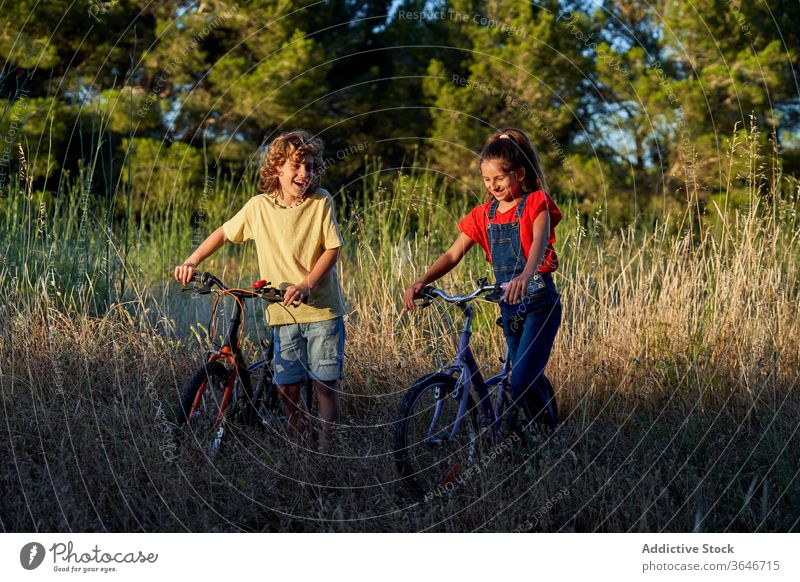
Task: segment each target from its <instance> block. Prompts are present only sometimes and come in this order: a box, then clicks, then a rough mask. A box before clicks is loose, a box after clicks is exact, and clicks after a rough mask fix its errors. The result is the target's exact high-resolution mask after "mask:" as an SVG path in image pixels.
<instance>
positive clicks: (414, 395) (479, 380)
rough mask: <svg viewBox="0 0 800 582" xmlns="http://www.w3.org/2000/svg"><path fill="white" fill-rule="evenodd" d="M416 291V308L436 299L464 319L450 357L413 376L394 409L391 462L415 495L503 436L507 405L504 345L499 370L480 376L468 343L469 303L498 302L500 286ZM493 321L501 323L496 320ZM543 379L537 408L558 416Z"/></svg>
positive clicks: (445, 480) (453, 474)
mask: <svg viewBox="0 0 800 582" xmlns="http://www.w3.org/2000/svg"><path fill="white" fill-rule="evenodd" d="M421 295H422V299H423V301H422V302H421V303H419V304H418V306H419V307H426V306H428V305H430V304H431V303H432V302H433V301H434V300H436V299H441V300H443V301H446V302H447V303H452V304H455V305H456V306H457V307H458V308H459V309H460V310H461V312H462V313H463V314H464V316H465V322H464V327H463V328H462V329H461V334H460V336H459V341H458V352H457V354H456V357H455V359H454V360H453V361H452V362H450V363H448V364H445V365H444V366H442V367H441V368H440V369H439V370H437V371H436V372H434V373H432V374H427V375H425V376H423V377H421V378H420V379H418V380H417V381H416V382H415V383H414V384H413V385H412V386H411V388H409V389H408V391H407V392H406V395H405V397H404V398H403V401H402V403H401V404H400V408H399V410H398V411H397V419H396V421H395V432H394V443H393V449H394V458H395V464H396V466H397V469H398V471H399V472H400V477H401V479H402V482H403V484H404V485H405V486H406V488H407V489H408V490H409V492H410V493H412V494H413V495H414V496H415V497H424V496H425V495H427V494H429V493H430V492H432V491H434V490H436V489H437V488H441V487H442V486H445V487H446V486H447V485H448V484H449V483H452V482H453V481H454V480H456V479H457V478H458V477H459V475H461V474H462V473H463V472H464V471H466V470H468V469H469V467H470V466H472V465H473V464H474V463H475V462H476V460H477V459H478V458H479V457H480V452H481V447H482V446H487V445H488V446H489V447H491V446H494V445H495V444H496V443H497V442H498V441H499V440H501V439H502V437H503V436H505V435H504V434H503V430H504V429H503V428H502V427H506V426H508V423H507V422H506V421H507V419H506V417H508V416H509V414H508V411H510V410H511V409H512V408H511V391H510V385H511V383H510V376H511V362H510V361H509V354H508V349H506V355H505V358H503V360H502V361H503V369H502V370H501V371H500V373H499V374H496V375H494V376H491V377H490V378H488V379H486V380H484V379H483V376H482V375H481V372H480V370H479V369H478V363H477V361H476V360H475V356H474V355H473V353H472V349H471V348H470V338H471V336H472V319H473V315H474V308H473V307H472V306H471V305H470V303H471V302H472V301H474V300H476V299H477V298H479V297H481V296H483V299H484V300H487V301H492V302H499V300H500V298H501V296H502V289H501V288H500V286H499V285H497V284H493V285H489V284H487V282H486V279H481V280H479V281H478V286H477V288H476V289H475V291H473V292H472V293H470V294H468V295H455V296H450V295H447V294H446V293H445V292H444V291H442V290H441V289H437V288H435V287H430V286H428V287H425V288H424V289H423V290H422V292H421ZM497 323H498V325H501V326H502V320H501V319H498V320H497ZM543 382H544V386H543V389H544V391H545V394H544V396H545V398H546V400H547V403H546V408H545V410H544V411H542V412H543V413H544V414H548V415H551V418H558V410H557V409H556V399H555V397H554V393H553V387H552V385H551V384H550V382H549V381H548V380H547V379H546V378H544V379H543ZM495 387H496V388H497V390H496V391H495V390H494V388H495ZM473 392H474V394H475V396H474V397H473ZM476 398H477V402H476Z"/></svg>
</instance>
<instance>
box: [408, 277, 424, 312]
mask: <svg viewBox="0 0 800 582" xmlns="http://www.w3.org/2000/svg"><path fill="white" fill-rule="evenodd" d="M424 288H425V283H422V282H420V281H414V282H413V283H411V286H410V287H409V288H408V289H406V292H405V294H404V295H403V306H404V307H405V308H406V311H411V310H412V309H414V308H415V307H416V305H415V304H414V299H419V297H420V293H421V292H422V290H423V289H424Z"/></svg>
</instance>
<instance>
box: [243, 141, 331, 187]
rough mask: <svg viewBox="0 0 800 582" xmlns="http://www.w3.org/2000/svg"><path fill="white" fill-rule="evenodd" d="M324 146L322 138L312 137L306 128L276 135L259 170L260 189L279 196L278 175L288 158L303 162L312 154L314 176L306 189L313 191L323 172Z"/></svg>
mask: <svg viewBox="0 0 800 582" xmlns="http://www.w3.org/2000/svg"><path fill="white" fill-rule="evenodd" d="M323 150H324V146H323V144H322V140H321V139H319V138H317V137H312V136H311V134H310V133H308V132H307V131H305V130H302V129H298V130H295V131H290V132H288V133H282V134H281V135H279V136H278V137H276V138H275V139H274V140H273V142H272V143H271V144H269V149H268V150H267V155H266V156H264V161H263V162H262V163H261V167H260V168H259V170H258V177H259V182H258V189H259V190H260V191H261V192H263V193H264V194H268V195H270V196H273V197H275V196H277V195H278V192H280V189H281V187H280V182H279V181H278V175H279V174H280V169H281V167H283V164H285V163H286V160H292V161H294V162H295V163H297V164H302V163H303V160H304V159H305V157H306V156H311V158H312V160H313V164H314V166H313V170H312V172H313V176H312V178H311V183H310V184H309V185H308V188H307V189H306V192H307V193H313V192H316V191H317V188H319V183H320V179H321V178H322V173H321V172H320V169H321V168H322V152H323Z"/></svg>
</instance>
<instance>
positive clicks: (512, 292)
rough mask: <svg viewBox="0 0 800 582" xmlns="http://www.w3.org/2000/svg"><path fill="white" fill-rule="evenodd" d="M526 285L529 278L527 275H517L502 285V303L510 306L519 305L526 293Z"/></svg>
mask: <svg viewBox="0 0 800 582" xmlns="http://www.w3.org/2000/svg"><path fill="white" fill-rule="evenodd" d="M528 283H530V277H528V276H527V275H519V276H517V277H514V278H513V279H511V280H510V281H509V282H508V283H506V284H505V285H503V287H504V288H505V293H504V294H503V299H502V300H503V301H505V302H506V303H509V304H511V305H515V304H517V303H519V301H520V299H522V298H523V297H524V296H525V295H526V294H527V292H528Z"/></svg>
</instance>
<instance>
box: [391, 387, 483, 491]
mask: <svg viewBox="0 0 800 582" xmlns="http://www.w3.org/2000/svg"><path fill="white" fill-rule="evenodd" d="M437 389H438V392H437ZM456 390H457V383H456V380H455V378H453V377H452V376H448V375H446V374H441V373H435V374H429V375H427V376H423V377H422V378H420V379H419V380H417V381H416V382H415V383H414V385H413V386H411V388H409V389H408V391H407V392H406V395H405V397H404V398H403V401H402V403H401V404H400V408H399V409H398V411H397V419H396V421H395V432H394V441H393V451H394V457H395V465H396V467H397V470H398V472H399V473H400V478H401V482H402V484H403V486H404V487H405V488H406V490H407V491H408V492H409V493H411V494H412V496H414V497H416V498H427V497H428V496H429V495H430V496H432V495H433V494H436V493H437V492H439V491H448V492H449V491H452V489H453V488H454V487H455V484H454V482H455V481H457V480H458V479H459V477H461V475H462V474H464V471H465V470H467V469H468V468H469V467H470V466H472V465H474V464H475V463H476V461H477V459H478V457H479V449H478V445H479V437H480V434H481V431H480V423H479V413H478V408H477V406H476V405H475V400H474V399H473V397H472V394H469V395H468V402H467V414H466V416H465V417H464V419H463V420H462V423H461V426H460V427H459V432H458V434H457V435H456V438H455V439H454V440H450V438H449V432H450V431H451V430H452V427H453V424H454V422H455V420H456V416H457V413H458V405H459V401H460V397H459V398H458V399H456V398H454V397H453V395H454V394H455V393H456ZM438 401H442V404H443V405H442V410H441V413H440V416H439V418H438V422H437V426H436V427H433V416H434V414H433V413H434V410H435V407H436V403H437V402H438ZM429 433H430V434H429Z"/></svg>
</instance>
